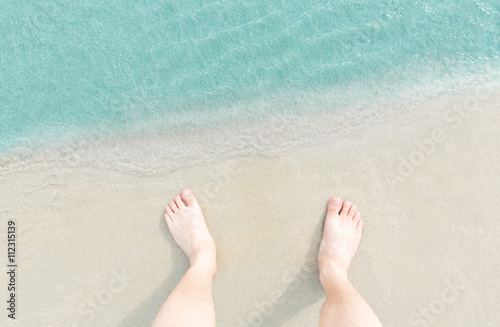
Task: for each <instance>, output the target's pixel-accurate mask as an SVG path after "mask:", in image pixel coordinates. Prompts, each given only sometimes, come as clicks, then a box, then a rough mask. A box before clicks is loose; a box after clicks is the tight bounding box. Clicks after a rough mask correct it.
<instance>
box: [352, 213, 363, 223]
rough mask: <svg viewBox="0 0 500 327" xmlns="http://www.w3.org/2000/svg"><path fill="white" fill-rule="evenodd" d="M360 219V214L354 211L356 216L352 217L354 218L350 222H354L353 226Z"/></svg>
mask: <svg viewBox="0 0 500 327" xmlns="http://www.w3.org/2000/svg"><path fill="white" fill-rule="evenodd" d="M360 219H361V213H360V212H359V211H356V214H355V215H354V218H353V219H352V221H353V222H354V226H357V225H358V223H359V220H360Z"/></svg>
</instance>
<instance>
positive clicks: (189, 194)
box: [181, 189, 196, 206]
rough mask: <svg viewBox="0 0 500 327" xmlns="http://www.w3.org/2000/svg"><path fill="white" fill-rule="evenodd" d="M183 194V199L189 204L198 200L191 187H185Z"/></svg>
mask: <svg viewBox="0 0 500 327" xmlns="http://www.w3.org/2000/svg"><path fill="white" fill-rule="evenodd" d="M181 195H182V200H183V201H184V202H186V204H187V205H188V206H191V205H193V204H194V203H195V202H196V198H195V197H194V194H193V191H191V190H190V189H184V190H183V191H182V193H181Z"/></svg>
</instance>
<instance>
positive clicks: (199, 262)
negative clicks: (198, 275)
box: [190, 252, 217, 276]
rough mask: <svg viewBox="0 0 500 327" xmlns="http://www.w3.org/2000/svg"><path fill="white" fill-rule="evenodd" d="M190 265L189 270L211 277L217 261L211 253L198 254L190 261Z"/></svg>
mask: <svg viewBox="0 0 500 327" xmlns="http://www.w3.org/2000/svg"><path fill="white" fill-rule="evenodd" d="M190 265H191V268H190V269H193V270H196V271H199V272H202V273H206V274H209V275H210V276H213V275H215V271H216V269H217V260H216V257H215V255H214V254H213V253H204V252H200V253H198V254H197V255H196V256H194V257H193V258H192V259H191V260H190Z"/></svg>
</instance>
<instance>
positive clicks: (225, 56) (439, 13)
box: [0, 0, 500, 153]
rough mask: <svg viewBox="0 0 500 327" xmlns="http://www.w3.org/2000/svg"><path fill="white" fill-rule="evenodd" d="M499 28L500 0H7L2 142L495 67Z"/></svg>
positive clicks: (399, 86)
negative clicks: (313, 92)
mask: <svg viewBox="0 0 500 327" xmlns="http://www.w3.org/2000/svg"><path fill="white" fill-rule="evenodd" d="M499 38H500V2H498V0H484V1H473V0H454V1H450V0H444V1H443V0H428V1H405V0H401V1H397V0H386V1H369V0H360V1H341V0H336V1H309V0H300V1H240V0H233V1H164V0H147V1H127V0H106V1H101V0H92V1H89V0H80V1H62V0H42V1H38V0H37V1H34V0H26V1H12V0H10V1H2V2H1V3H0V80H1V82H2V87H1V88H0V151H1V152H4V153H5V152H8V151H9V150H12V149H16V148H19V147H22V148H36V147H46V146H48V145H50V144H52V143H55V142H60V141H61V140H72V139H78V138H85V137H86V136H88V135H110V134H113V133H117V132H123V131H127V130H137V129H139V130H140V129H147V128H149V129H155V128H160V129H164V130H168V129H169V128H172V127H173V126H175V125H176V124H178V123H179V121H182V123H183V124H190V123H193V122H195V121H198V122H197V123H199V120H200V119H202V118H200V117H216V118H214V119H218V120H224V119H227V120H228V123H230V122H231V119H237V118H235V117H238V116H247V117H253V116H255V117H265V116H266V115H267V114H272V113H273V111H275V110H283V109H277V108H278V106H273V105H270V106H268V107H266V109H265V110H262V108H261V109H259V110H256V111H252V110H249V109H248V107H245V106H240V107H239V108H240V109H236V110H241V112H236V115H235V113H234V112H232V113H231V115H229V114H228V115H226V113H225V112H224V110H225V109H224V108H227V107H226V106H225V105H226V104H230V103H245V101H251V100H252V99H254V100H255V99H259V98H266V97H271V96H274V98H273V99H274V100H273V101H275V102H282V103H287V101H290V99H292V98H293V97H294V96H296V95H297V94H299V93H300V92H302V93H304V92H308V91H314V90H328V92H330V96H329V97H328V101H326V104H325V107H324V108H322V110H332V111H333V110H340V109H339V108H342V107H343V106H345V105H347V104H349V103H350V102H352V101H357V100H359V99H360V97H363V98H365V100H366V99H368V100H369V99H370V97H380V96H390V95H391V93H393V92H400V91H401V92H403V91H411V89H413V88H418V87H422V86H425V85H431V84H432V83H433V82H435V81H436V80H440V81H454V80H464V79H465V80H467V78H469V79H474V78H475V77H476V76H480V77H479V79H488V78H493V77H494V76H495V75H496V74H497V73H498V71H499V68H500V65H499V54H500V42H499ZM299 91H300V92H299ZM277 95H278V96H277ZM280 97H281V98H280ZM282 107H283V106H281V107H280V108H282ZM244 108H246V109H244ZM290 110H291V111H294V114H301V113H307V112H308V111H313V110H315V109H314V108H310V107H307V106H305V107H302V108H298V107H294V108H293V109H290ZM201 113H203V116H202V115H201ZM274 113H275V112H274Z"/></svg>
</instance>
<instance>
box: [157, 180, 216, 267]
mask: <svg viewBox="0 0 500 327" xmlns="http://www.w3.org/2000/svg"><path fill="white" fill-rule="evenodd" d="M165 221H166V222H167V225H168V229H169V230H170V233H171V234H172V236H173V237H174V240H175V242H176V243H177V244H178V245H179V247H180V248H181V249H182V251H184V253H186V255H187V256H188V258H189V261H190V263H191V267H193V266H194V265H197V266H204V267H206V268H207V269H209V271H210V272H211V273H212V275H214V274H215V271H216V268H217V258H216V250H215V243H214V241H213V239H212V237H211V236H210V233H209V231H208V228H207V224H206V223H205V218H204V217H203V213H202V212H201V208H200V206H199V205H198V202H197V201H196V198H195V197H194V194H193V191H191V190H189V189H185V190H183V191H182V193H181V195H177V196H176V197H175V198H174V199H173V200H172V201H171V202H170V204H169V205H168V206H167V208H166V210H165Z"/></svg>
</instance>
